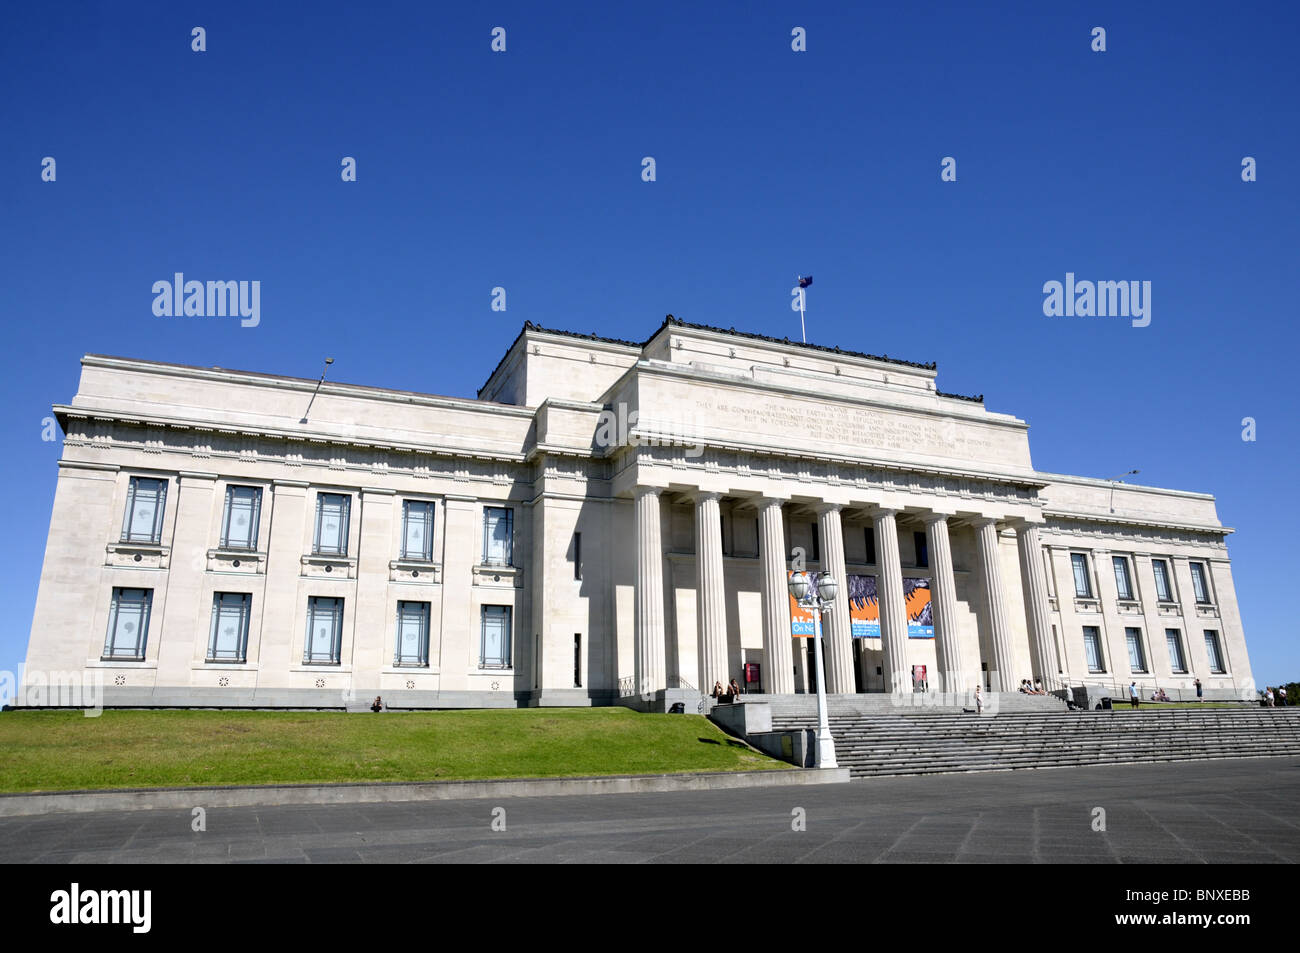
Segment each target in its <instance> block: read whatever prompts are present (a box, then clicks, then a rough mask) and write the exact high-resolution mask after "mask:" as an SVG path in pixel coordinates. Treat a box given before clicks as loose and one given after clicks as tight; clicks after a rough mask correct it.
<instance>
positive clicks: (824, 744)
mask: <svg viewBox="0 0 1300 953" xmlns="http://www.w3.org/2000/svg"><path fill="white" fill-rule="evenodd" d="M816 765H817V767H819V768H838V767H839V766H840V765H839V762H838V761H836V760H835V741H834V740H833V739H832V738H831V732H830V729H829V728H825V729H822V730H820V731H818V732H817V748H816Z"/></svg>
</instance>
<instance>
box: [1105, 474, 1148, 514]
mask: <svg viewBox="0 0 1300 953" xmlns="http://www.w3.org/2000/svg"><path fill="white" fill-rule="evenodd" d="M1140 472H1141V471H1140V470H1129V471H1128V472H1127V473H1121V474H1120V475H1119V476H1117V477H1111V478H1110V511H1111V512H1112V513H1114V512H1115V484H1116V483H1123V482H1124V480H1123V479H1122V478H1123V477H1126V476H1133V475H1134V474H1135V473H1140Z"/></svg>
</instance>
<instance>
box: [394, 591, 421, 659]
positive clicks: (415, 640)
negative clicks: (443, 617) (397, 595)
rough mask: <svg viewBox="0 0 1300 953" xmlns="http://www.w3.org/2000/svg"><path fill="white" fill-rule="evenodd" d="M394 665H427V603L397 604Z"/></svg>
mask: <svg viewBox="0 0 1300 953" xmlns="http://www.w3.org/2000/svg"><path fill="white" fill-rule="evenodd" d="M393 664H394V665H407V666H419V667H424V666H427V665H428V664H429V603H427V602H398V603H397V651H396V653H395V654H394V656H393Z"/></svg>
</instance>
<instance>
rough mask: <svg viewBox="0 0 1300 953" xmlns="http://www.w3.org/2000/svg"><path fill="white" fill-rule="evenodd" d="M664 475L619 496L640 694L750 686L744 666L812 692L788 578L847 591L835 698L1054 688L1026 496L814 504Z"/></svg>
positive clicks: (838, 615)
mask: <svg viewBox="0 0 1300 953" xmlns="http://www.w3.org/2000/svg"><path fill="white" fill-rule="evenodd" d="M707 455H708V451H706V453H705V456H706V457H707ZM632 469H640V467H636V468H632V467H629V468H627V469H625V470H624V471H623V473H624V474H629V471H630V470H632ZM646 469H647V470H648V469H649V468H646ZM846 469H847V468H846ZM647 475H649V474H647ZM671 476H673V477H677V479H671V478H670V479H663V480H661V481H659V483H658V485H656V484H654V483H650V482H638V483H634V484H632V485H631V486H630V487H629V490H628V495H630V496H631V497H632V505H633V507H634V510H635V518H634V526H635V544H636V575H635V580H634V585H633V588H634V591H635V613H634V620H633V626H634V628H633V646H634V659H635V685H636V686H637V692H638V694H640V695H642V696H643V697H649V696H653V695H654V694H655V693H658V692H661V691H663V690H666V689H668V688H670V687H671V688H675V689H681V688H692V687H693V688H695V689H698V691H699V692H700V693H702V694H708V693H709V690H710V689H711V688H712V687H713V686H714V685H715V684H719V683H720V684H721V685H723V686H727V685H728V683H729V682H730V681H731V680H732V679H733V678H734V679H736V680H737V681H738V682H739V683H740V684H741V685H742V687H746V682H745V675H746V674H747V673H752V672H754V671H755V670H754V669H753V666H754V665H757V672H758V673H760V677H759V679H758V684H756V685H754V686H753V687H754V688H755V689H756V690H757V689H761V690H762V691H763V692H764V693H768V694H774V695H790V694H800V693H806V692H812V691H815V688H816V683H815V681H814V680H813V676H812V673H811V666H810V665H808V664H807V657H808V656H807V655H806V649H805V646H806V645H807V644H808V641H809V640H808V639H807V638H804V637H795V636H794V635H793V634H792V617H791V603H790V597H789V594H788V591H787V585H786V581H787V573H788V572H789V571H790V570H792V569H798V568H802V569H807V570H809V571H825V572H830V573H831V574H833V575H834V576H835V577H836V578H837V579H841V580H845V581H846V582H847V585H845V586H843V587H842V588H841V592H844V593H845V596H844V598H841V599H839V600H837V603H836V604H835V605H834V606H833V607H832V608H831V609H830V610H829V611H827V612H826V613H825V615H824V617H823V635H824V638H825V674H826V688H827V691H828V693H830V694H834V695H848V694H858V693H882V692H883V693H891V694H901V693H909V694H910V693H912V692H914V691H916V690H918V689H919V690H922V691H928V692H934V693H966V692H969V691H971V690H972V689H973V688H974V686H975V684H976V683H977V682H980V681H981V675H980V673H981V669H984V668H986V669H987V672H988V678H989V685H988V687H989V688H991V689H992V690H993V691H1014V690H1015V688H1016V686H1017V685H1018V684H1019V682H1020V680H1021V679H1023V678H1038V679H1042V680H1043V681H1044V683H1046V684H1051V686H1052V687H1057V685H1058V684H1059V679H1058V677H1057V675H1058V665H1057V658H1056V652H1055V646H1054V644H1053V639H1052V634H1051V631H1050V629H1049V628H1047V625H1046V622H1047V615H1046V611H1047V595H1046V591H1045V589H1044V590H1043V591H1042V592H1041V594H1040V597H1039V598H1035V597H1034V596H1033V595H1030V594H1028V592H1027V590H1028V589H1029V588H1030V587H1032V586H1040V587H1041V586H1043V582H1044V580H1043V576H1042V561H1041V556H1039V557H1038V558H1036V559H1035V558H1020V553H1021V550H1024V551H1025V552H1028V553H1034V552H1038V541H1037V534H1036V525H1037V523H1038V522H1040V521H1041V517H1040V516H1038V514H1037V512H1036V508H1035V506H1034V504H1033V501H1032V496H1031V492H1032V488H1007V489H1006V490H1005V491H1004V494H1005V495H1006V496H1008V497H1014V496H1017V495H1018V496H1020V497H1023V499H1015V500H1014V501H1012V500H1008V501H1007V502H1005V503H1004V504H1003V505H1002V506H1001V507H998V506H989V505H988V503H989V501H988V500H977V499H975V498H974V495H973V494H971V493H970V491H969V489H967V491H966V495H965V496H963V495H962V494H961V491H960V489H958V491H957V492H956V493H954V494H952V496H953V497H955V498H952V499H938V498H936V497H938V496H940V495H944V496H946V495H947V494H939V493H933V492H931V493H929V494H918V493H915V492H901V493H899V492H894V493H890V494H885V493H880V492H874V493H873V492H869V491H868V492H862V491H859V490H856V489H855V488H853V487H845V486H838V487H829V486H828V487H826V491H825V494H824V495H823V496H820V497H819V496H814V495H812V494H811V493H809V492H808V491H809V490H813V489H816V488H814V487H807V486H804V487H800V486H784V487H776V486H773V484H772V482H771V481H770V480H768V481H753V484H754V485H752V486H746V485H745V484H746V482H747V481H743V480H739V479H736V478H735V475H734V474H725V475H724V474H721V473H719V474H718V475H717V477H716V478H714V479H712V480H710V481H708V482H707V483H706V482H705V481H703V480H701V481H700V483H699V484H691V483H686V482H684V481H682V480H681V476H683V474H681V473H680V472H678V473H674V474H671ZM727 477H730V479H727ZM898 479H899V480H900V481H902V480H906V479H908V478H907V477H906V476H905V475H901V474H900V475H898ZM934 482H935V483H936V484H939V487H938V488H940V489H942V484H941V481H937V480H936V481H934ZM1013 550H1014V551H1013ZM1035 570H1037V572H1035ZM1008 586H1010V587H1012V588H1011V590H1010V591H1009V589H1008ZM1026 607H1028V608H1029V611H1028V612H1026ZM1039 609H1041V610H1042V611H1041V612H1039V611H1038V610H1039ZM1013 612H1014V613H1023V614H1025V618H1026V622H1027V625H1026V626H1025V627H1020V631H1021V632H1022V633H1024V632H1025V631H1026V630H1027V632H1028V635H1029V638H1028V639H1025V638H1023V635H1022V636H1021V637H1020V638H1017V636H1016V635H1015V631H1014V629H1013V626H1012V624H1011V619H1012V618H1013V616H1012V613H1013ZM1035 622H1041V623H1042V630H1041V631H1037V630H1036V628H1035ZM747 666H748V667H747ZM922 672H924V675H923V676H922V674H921V673H922ZM922 679H923V680H922Z"/></svg>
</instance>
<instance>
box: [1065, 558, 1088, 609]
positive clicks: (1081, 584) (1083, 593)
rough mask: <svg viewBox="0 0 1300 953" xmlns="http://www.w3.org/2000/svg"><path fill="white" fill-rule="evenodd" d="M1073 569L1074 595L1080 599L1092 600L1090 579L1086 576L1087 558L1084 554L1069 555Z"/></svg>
mask: <svg viewBox="0 0 1300 953" xmlns="http://www.w3.org/2000/svg"><path fill="white" fill-rule="evenodd" d="M1070 565H1071V566H1072V567H1073V568H1074V594H1075V595H1076V596H1078V597H1079V598H1080V599H1091V598H1092V579H1091V578H1089V576H1088V557H1087V555H1086V554H1084V553H1070Z"/></svg>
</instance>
